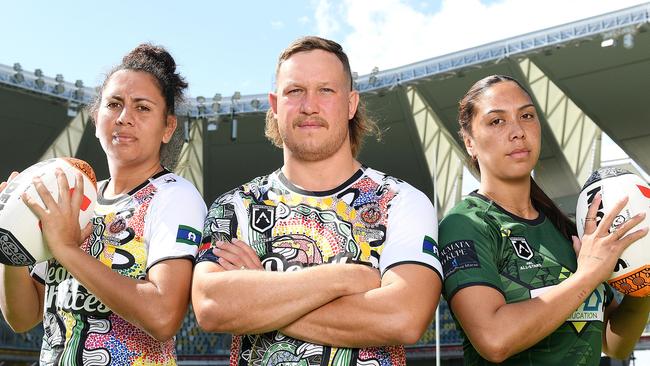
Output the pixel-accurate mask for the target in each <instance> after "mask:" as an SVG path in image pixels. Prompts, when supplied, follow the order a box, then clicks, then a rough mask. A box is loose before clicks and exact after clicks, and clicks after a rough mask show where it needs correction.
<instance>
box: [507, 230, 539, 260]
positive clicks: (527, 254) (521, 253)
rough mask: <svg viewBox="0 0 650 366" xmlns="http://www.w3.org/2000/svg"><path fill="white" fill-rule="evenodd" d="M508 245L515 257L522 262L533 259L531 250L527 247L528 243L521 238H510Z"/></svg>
mask: <svg viewBox="0 0 650 366" xmlns="http://www.w3.org/2000/svg"><path fill="white" fill-rule="evenodd" d="M508 239H510V243H511V244H512V247H513V248H514V250H515V254H517V257H519V258H521V259H523V260H530V259H531V258H532V257H533V250H532V249H531V248H530V245H528V241H526V238H524V237H523V236H511V237H509V238H508Z"/></svg>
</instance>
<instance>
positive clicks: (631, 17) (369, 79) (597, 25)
mask: <svg viewBox="0 0 650 366" xmlns="http://www.w3.org/2000/svg"><path fill="white" fill-rule="evenodd" d="M645 23H650V3H646V4H641V5H637V6H634V7H630V8H627V9H622V10H619V11H616V12H612V13H608V14H604V15H599V16H595V17H592V18H588V19H585V20H581V21H577V22H573V23H570V24H565V25H561V26H557V27H553V28H549V29H545V30H541V31H537V32H532V33H528V34H525V35H522V36H517V37H513V38H508V39H505V40H502V41H498V42H494V43H490V44H487V45H484V46H480V47H474V48H471V49H469V50H464V51H460V52H455V53H452V54H449V55H444V56H440V57H435V58H431V59H429V60H425V61H421V62H417V63H414V64H411V65H407V66H402V67H399V68H395V69H391V70H386V71H383V72H379V71H377V70H375V72H373V73H370V74H369V75H365V76H362V77H360V78H358V79H357V80H356V85H357V89H358V90H359V91H362V92H370V91H375V90H377V89H382V88H389V87H391V86H395V85H401V84H404V83H410V82H415V81H417V80H420V79H425V78H429V77H433V76H436V75H438V76H442V77H445V76H453V74H451V75H445V74H447V73H453V72H454V71H458V70H460V69H463V68H466V67H472V66H474V67H476V66H479V65H480V64H485V63H489V62H499V61H501V60H503V59H505V58H509V57H512V56H515V55H525V54H527V53H531V52H539V51H541V50H543V49H545V48H547V47H551V46H559V45H561V44H566V43H570V42H573V41H577V40H581V39H585V38H591V37H594V36H598V35H600V34H604V33H613V32H615V31H616V30H619V29H622V28H629V27H634V26H637V27H638V26H641V25H643V24H645Z"/></svg>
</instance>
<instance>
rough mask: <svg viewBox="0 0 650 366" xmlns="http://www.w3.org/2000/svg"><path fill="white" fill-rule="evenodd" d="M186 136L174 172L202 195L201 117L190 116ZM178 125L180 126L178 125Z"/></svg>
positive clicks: (202, 122) (202, 121)
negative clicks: (190, 183)
mask: <svg viewBox="0 0 650 366" xmlns="http://www.w3.org/2000/svg"><path fill="white" fill-rule="evenodd" d="M184 123H187V129H188V138H187V140H186V141H185V143H184V144H183V148H182V149H181V154H180V157H179V159H178V165H176V169H175V170H176V174H178V175H180V176H181V177H183V178H185V179H187V180H189V181H190V182H192V184H194V186H195V187H196V189H197V190H198V191H199V192H200V193H201V196H203V124H204V120H203V119H202V118H190V119H189V120H187V121H185V122H184ZM179 127H180V126H179Z"/></svg>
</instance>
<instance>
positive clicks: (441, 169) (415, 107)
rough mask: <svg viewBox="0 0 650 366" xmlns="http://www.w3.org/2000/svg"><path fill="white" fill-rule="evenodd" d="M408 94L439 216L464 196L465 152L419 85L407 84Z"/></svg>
mask: <svg viewBox="0 0 650 366" xmlns="http://www.w3.org/2000/svg"><path fill="white" fill-rule="evenodd" d="M406 95H407V98H408V101H409V107H410V109H411V114H412V115H413V121H414V122H415V127H416V129H417V131H418V135H419V138H420V144H421V145H422V150H423V151H424V155H425V158H426V161H427V165H428V167H429V173H430V174H431V178H432V181H433V182H435V187H434V188H435V192H436V205H437V209H438V217H442V215H443V214H444V213H446V212H447V211H449V209H451V208H452V207H453V206H454V205H455V204H456V203H457V202H458V200H459V199H460V196H461V189H462V172H463V157H462V156H463V155H462V153H461V152H459V151H457V147H456V144H455V143H454V140H453V138H452V137H451V136H449V135H448V132H447V130H446V129H444V128H443V127H442V123H441V120H440V118H439V117H438V116H437V114H436V113H435V111H434V110H433V109H432V108H431V107H430V106H429V104H428V103H427V102H426V100H425V99H424V98H423V97H422V96H421V95H420V93H419V92H418V91H417V90H416V88H414V87H407V88H406Z"/></svg>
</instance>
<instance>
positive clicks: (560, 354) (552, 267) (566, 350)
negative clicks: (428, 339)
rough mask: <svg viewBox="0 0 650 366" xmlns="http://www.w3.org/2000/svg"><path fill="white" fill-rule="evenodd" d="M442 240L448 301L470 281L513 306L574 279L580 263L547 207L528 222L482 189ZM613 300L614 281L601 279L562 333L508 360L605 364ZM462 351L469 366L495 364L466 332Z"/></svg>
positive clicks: (446, 224) (448, 222)
mask: <svg viewBox="0 0 650 366" xmlns="http://www.w3.org/2000/svg"><path fill="white" fill-rule="evenodd" d="M439 239H440V240H439V243H440V261H441V262H442V267H443V272H444V278H445V281H444V295H445V298H446V299H447V301H451V299H452V297H453V296H454V294H456V292H458V291H459V290H460V289H462V288H465V287H469V286H489V287H492V288H494V289H496V290H497V291H499V292H501V293H502V294H503V297H504V298H505V300H506V303H515V302H519V301H525V300H528V299H531V298H534V297H537V296H539V295H540V294H542V293H543V292H545V291H547V290H548V289H550V288H552V287H553V286H555V285H557V284H559V283H560V282H562V281H563V280H565V279H567V278H568V277H569V276H571V274H572V273H574V272H575V270H576V268H577V262H576V255H575V252H574V250H573V247H572V245H571V243H570V242H569V241H568V240H567V239H566V238H565V237H564V236H563V235H562V234H561V233H560V232H559V231H558V230H557V229H556V228H555V226H554V225H553V223H551V222H550V221H549V220H547V219H546V217H545V216H544V214H543V213H542V212H540V215H539V217H538V218H536V219H534V220H526V219H524V218H521V217H517V216H515V215H513V214H511V213H509V212H507V211H506V210H504V209H503V208H501V207H500V206H498V205H497V204H496V203H494V202H492V201H491V200H489V199H488V198H486V197H484V196H481V195H479V194H478V193H476V192H474V193H472V194H470V196H468V197H467V198H465V199H464V200H462V201H461V202H460V203H458V204H457V205H456V207H454V208H453V209H452V210H451V211H450V212H449V214H448V215H447V216H446V217H445V218H444V220H442V222H441V223H440V232H439ZM612 298H613V293H612V290H611V289H610V288H609V286H607V285H605V284H601V285H600V286H598V288H596V289H595V290H594V292H593V293H592V294H591V295H590V296H589V297H588V298H587V299H586V300H585V302H584V303H583V304H582V305H581V306H580V307H579V308H578V309H577V310H576V311H575V312H574V313H573V314H572V315H571V317H569V319H567V321H566V322H564V324H562V325H561V326H560V327H559V328H558V329H557V330H555V331H554V332H553V333H551V334H550V335H548V336H547V337H546V338H544V339H542V340H541V341H540V342H539V343H537V344H536V345H534V346H532V347H530V348H529V349H527V350H525V351H523V352H521V353H518V354H516V355H514V356H512V357H510V358H509V359H508V360H506V361H505V362H503V363H502V364H503V365H536V366H537V365H598V364H599V362H600V353H601V347H602V338H601V335H602V332H603V328H604V327H603V318H604V309H605V307H606V306H607V305H609V303H610V302H611V301H612ZM476 301H480V299H477V300H476ZM457 326H458V328H459V329H460V325H459V324H458V323H457ZM463 350H464V356H465V364H466V365H491V364H492V363H490V362H488V361H487V360H485V359H483V358H482V357H481V356H480V355H479V354H478V352H477V351H476V349H475V348H474V347H473V346H472V344H471V343H470V342H469V341H468V340H467V337H465V341H464V342H463Z"/></svg>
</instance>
